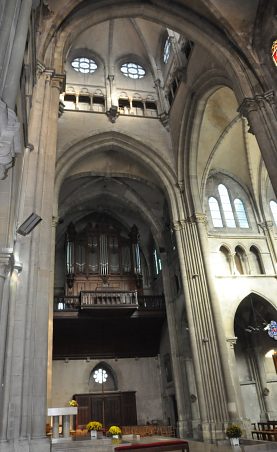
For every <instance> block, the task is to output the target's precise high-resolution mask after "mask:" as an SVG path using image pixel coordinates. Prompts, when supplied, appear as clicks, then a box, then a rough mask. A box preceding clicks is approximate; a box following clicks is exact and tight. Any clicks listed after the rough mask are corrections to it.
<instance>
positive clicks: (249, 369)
mask: <svg viewBox="0 0 277 452" xmlns="http://www.w3.org/2000/svg"><path fill="white" fill-rule="evenodd" d="M275 319H276V309H275V308H274V307H273V305H272V304H271V303H270V302H269V301H267V300H266V299H265V298H263V297H262V296H261V295H258V294H256V293H250V294H249V295H248V296H246V297H245V298H244V299H243V300H242V302H241V303H240V305H239V306H238V308H237V311H236V315H235V319H234V324H235V326H234V329H235V336H236V337H237V343H236V345H235V356H236V363H237V372H238V376H239V380H240V386H241V394H242V399H243V402H244V409H245V411H246V417H247V418H249V419H250V420H251V422H259V421H266V420H273V419H275V417H276V412H275V408H274V406H275V405H276V397H277V387H276V383H273V382H272V375H273V373H274V372H275V368H274V363H273V360H272V357H271V356H270V355H268V357H269V359H270V360H271V361H272V362H271V363H270V362H269V359H268V358H267V357H266V355H267V354H268V352H269V351H271V350H274V348H276V347H275V344H276V341H274V340H273V339H272V338H270V337H269V335H268V333H267V330H265V328H266V326H267V325H268V324H269V323H270V321H271V320H275ZM266 361H267V362H266ZM273 381H274V375H273Z"/></svg>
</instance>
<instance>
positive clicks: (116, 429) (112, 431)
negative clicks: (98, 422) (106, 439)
mask: <svg viewBox="0 0 277 452" xmlns="http://www.w3.org/2000/svg"><path fill="white" fill-rule="evenodd" d="M108 432H109V433H110V434H111V435H121V429H120V428H119V427H117V425H112V426H111V427H110V428H109V430H108Z"/></svg>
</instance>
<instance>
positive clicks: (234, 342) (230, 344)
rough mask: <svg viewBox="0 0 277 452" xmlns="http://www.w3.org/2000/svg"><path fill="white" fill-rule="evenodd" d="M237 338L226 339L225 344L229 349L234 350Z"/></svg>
mask: <svg viewBox="0 0 277 452" xmlns="http://www.w3.org/2000/svg"><path fill="white" fill-rule="evenodd" d="M237 340H238V338H237V337H226V342H227V343H228V344H229V346H230V348H232V349H233V348H234V347H235V345H236V343H237Z"/></svg>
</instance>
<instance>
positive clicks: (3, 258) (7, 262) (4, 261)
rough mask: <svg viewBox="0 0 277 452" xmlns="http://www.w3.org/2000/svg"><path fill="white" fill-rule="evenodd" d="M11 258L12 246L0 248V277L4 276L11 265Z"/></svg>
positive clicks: (12, 257) (12, 258)
mask: <svg viewBox="0 0 277 452" xmlns="http://www.w3.org/2000/svg"><path fill="white" fill-rule="evenodd" d="M13 260H14V256H13V250H12V248H0V278H4V279H5V278H6V276H7V274H8V272H9V270H11V268H12V266H13Z"/></svg>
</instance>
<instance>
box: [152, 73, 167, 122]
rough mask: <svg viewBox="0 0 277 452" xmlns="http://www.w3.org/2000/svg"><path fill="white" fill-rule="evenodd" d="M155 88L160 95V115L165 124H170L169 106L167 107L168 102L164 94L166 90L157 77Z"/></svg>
mask: <svg viewBox="0 0 277 452" xmlns="http://www.w3.org/2000/svg"><path fill="white" fill-rule="evenodd" d="M154 84H155V88H156V91H157V96H158V105H157V107H158V116H159V118H160V120H161V122H162V124H163V125H164V126H166V125H167V124H168V108H167V102H166V99H165V95H164V90H163V89H162V87H161V80H160V79H159V78H157V79H156V80H155V81H154Z"/></svg>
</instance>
